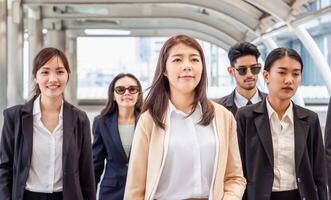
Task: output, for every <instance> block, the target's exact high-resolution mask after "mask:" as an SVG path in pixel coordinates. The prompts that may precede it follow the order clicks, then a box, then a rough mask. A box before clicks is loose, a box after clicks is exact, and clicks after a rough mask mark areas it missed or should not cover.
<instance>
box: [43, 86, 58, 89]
mask: <svg viewBox="0 0 331 200" xmlns="http://www.w3.org/2000/svg"><path fill="white" fill-rule="evenodd" d="M46 87H47V88H49V89H57V88H59V87H60V86H59V85H48V86H46Z"/></svg>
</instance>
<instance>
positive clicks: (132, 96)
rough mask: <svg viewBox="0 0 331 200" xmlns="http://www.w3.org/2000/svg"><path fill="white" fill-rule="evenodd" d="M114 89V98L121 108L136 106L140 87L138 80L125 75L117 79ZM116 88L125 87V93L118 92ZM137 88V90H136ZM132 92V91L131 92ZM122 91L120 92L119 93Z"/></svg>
mask: <svg viewBox="0 0 331 200" xmlns="http://www.w3.org/2000/svg"><path fill="white" fill-rule="evenodd" d="M114 88H115V91H114V100H115V101H116V102H117V105H118V107H119V108H134V106H135V104H136V103H137V100H138V95H139V92H140V91H139V87H138V84H137V82H136V81H135V80H134V79H132V78H130V77H127V76H125V77H123V78H120V79H118V80H117V81H116V83H115V87H114ZM116 88H121V89H122V88H125V91H124V93H123V94H122V91H121V90H117V91H121V92H116ZM134 88H136V90H134ZM130 92H131V93H130ZM118 93H120V94H118Z"/></svg>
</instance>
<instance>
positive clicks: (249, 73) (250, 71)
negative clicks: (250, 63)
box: [246, 67, 254, 77]
mask: <svg viewBox="0 0 331 200" xmlns="http://www.w3.org/2000/svg"><path fill="white" fill-rule="evenodd" d="M253 75H254V74H253V73H252V68H250V67H248V68H247V73H246V76H249V77H251V76H253Z"/></svg>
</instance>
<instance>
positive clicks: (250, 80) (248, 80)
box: [244, 78, 255, 82]
mask: <svg viewBox="0 0 331 200" xmlns="http://www.w3.org/2000/svg"><path fill="white" fill-rule="evenodd" d="M253 81H255V79H253V78H248V79H245V80H244V82H253Z"/></svg>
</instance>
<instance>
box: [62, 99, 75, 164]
mask: <svg viewBox="0 0 331 200" xmlns="http://www.w3.org/2000/svg"><path fill="white" fill-rule="evenodd" d="M62 115H63V146H62V151H63V152H62V162H63V164H62V165H63V169H65V166H66V165H67V163H66V162H67V155H68V151H69V146H70V144H71V138H72V136H73V135H74V129H75V126H76V124H77V123H76V121H77V117H78V116H77V115H76V114H75V112H74V111H73V110H72V106H71V104H69V103H68V102H66V101H64V102H63V114H62ZM69 159H70V158H69Z"/></svg>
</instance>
